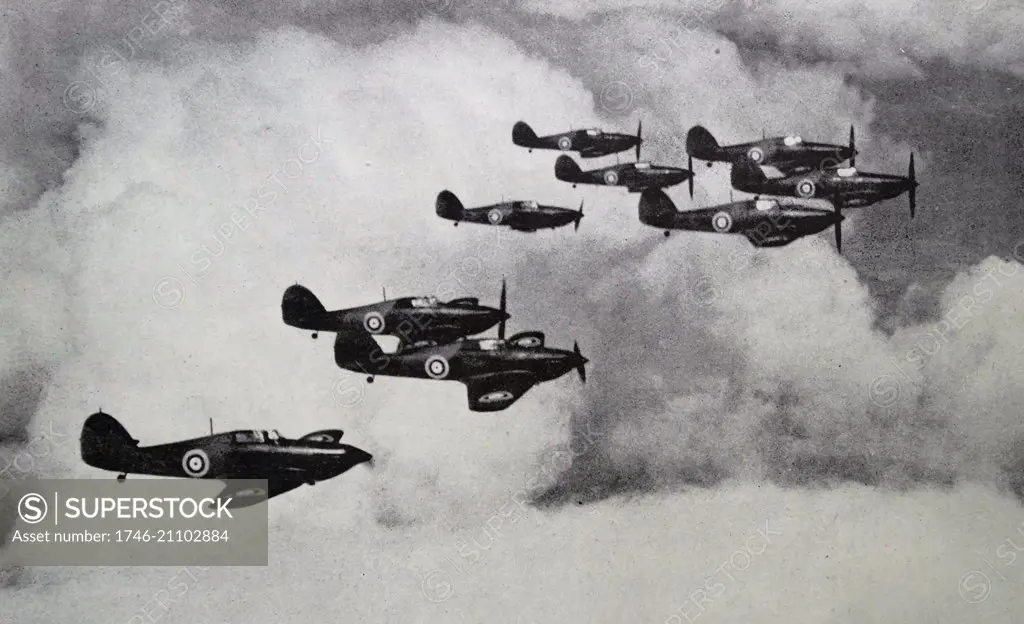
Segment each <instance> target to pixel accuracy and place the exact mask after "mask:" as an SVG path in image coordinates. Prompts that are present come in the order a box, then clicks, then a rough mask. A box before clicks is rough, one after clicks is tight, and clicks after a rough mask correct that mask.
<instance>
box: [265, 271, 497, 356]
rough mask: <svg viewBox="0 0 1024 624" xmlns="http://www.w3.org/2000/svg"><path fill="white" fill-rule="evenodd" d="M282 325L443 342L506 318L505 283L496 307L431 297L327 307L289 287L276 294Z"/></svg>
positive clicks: (473, 299) (302, 288)
mask: <svg viewBox="0 0 1024 624" xmlns="http://www.w3.org/2000/svg"><path fill="white" fill-rule="evenodd" d="M281 316H282V318H283V319H284V322H285V324H286V325H290V326H292V327H298V328H299V329H306V330H312V331H313V338H314V339H315V338H316V337H317V332H321V331H327V332H338V331H345V330H349V331H363V332H365V333H367V334H373V335H389V336H396V337H397V338H398V339H399V341H400V342H402V343H417V342H423V341H429V342H435V343H437V344H446V343H449V342H454V341H455V340H457V339H459V338H462V337H464V336H472V335H473V334H479V333H481V332H485V331H487V330H488V329H490V328H492V327H494V326H495V325H496V324H497V323H499V322H502V321H504V320H506V319H508V318H509V315H508V313H507V312H506V311H505V282H504V281H502V284H501V304H500V307H499V308H491V307H488V306H482V305H480V300H479V299H477V298H476V297H461V298H459V299H452V300H451V301H447V302H441V301H439V300H438V298H437V297H434V296H421V297H400V298H398V299H391V300H390V301H389V300H388V299H387V296H386V294H385V297H384V301H381V302H380V303H371V304H369V305H364V306H359V307H356V308H346V309H342V310H333V311H328V310H327V309H326V308H324V306H323V304H322V303H320V300H319V299H317V298H316V295H314V294H313V293H312V292H311V291H310V290H309V289H308V288H306V287H305V286H301V285H299V284H294V285H292V286H289V287H288V288H287V289H285V291H284V296H283V297H282V298H281Z"/></svg>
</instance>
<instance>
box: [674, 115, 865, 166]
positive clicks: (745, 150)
mask: <svg viewBox="0 0 1024 624" xmlns="http://www.w3.org/2000/svg"><path fill="white" fill-rule="evenodd" d="M686 153H687V154H689V155H690V156H691V157H693V158H696V159H697V160H706V161H708V163H707V165H708V167H710V166H711V165H712V164H713V163H715V162H728V163H734V164H735V163H737V162H739V161H740V160H742V159H745V158H749V159H750V160H752V161H753V162H755V163H757V164H758V165H761V166H770V167H774V168H775V169H778V170H779V171H780V172H781V173H782V174H783V175H791V174H794V173H800V172H803V171H809V170H811V169H820V168H823V167H828V166H834V165H839V164H840V163H842V162H843V161H845V160H849V161H850V166H851V167H853V166H856V156H857V149H856V143H855V141H854V134H853V126H850V144H849V145H833V144H830V143H812V142H808V141H804V140H803V138H802V137H800V136H796V135H790V136H784V137H770V138H764V139H761V140H760V141H751V142H750V143H738V144H736V145H726V146H721V145H719V144H718V141H717V140H715V137H714V136H713V135H712V134H711V133H710V132H709V131H708V129H707V128H705V127H704V126H694V127H692V128H690V130H689V132H687V133H686Z"/></svg>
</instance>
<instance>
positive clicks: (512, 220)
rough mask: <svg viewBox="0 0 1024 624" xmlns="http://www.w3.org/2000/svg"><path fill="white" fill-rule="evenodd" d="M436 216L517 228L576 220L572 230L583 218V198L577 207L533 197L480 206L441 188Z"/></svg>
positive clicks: (533, 228)
mask: <svg viewBox="0 0 1024 624" xmlns="http://www.w3.org/2000/svg"><path fill="white" fill-rule="evenodd" d="M435 210H436V212H437V216H439V217H441V218H442V219H448V220H450V221H454V222H455V223H454V224H453V225H455V226H458V225H459V222H461V221H466V222H468V223H482V224H484V225H504V226H508V227H509V228H511V229H513V230H517V231H520V232H536V231H537V230H540V229H545V228H547V229H555V228H557V227H562V226H563V225H568V224H570V223H575V224H576V225H575V228H574V229H575V230H576V231H579V229H580V219H582V218H583V202H580V208H579V210H569V209H568V208H560V207H558V206H542V205H540V204H538V203H537V202H535V201H532V200H530V201H522V200H517V201H507V202H502V203H500V204H492V205H490V206H481V207H479V208H465V207H464V206H463V205H462V202H461V201H459V198H458V197H456V196H455V193H452V192H451V191H441V192H440V193H438V194H437V201H436V202H435Z"/></svg>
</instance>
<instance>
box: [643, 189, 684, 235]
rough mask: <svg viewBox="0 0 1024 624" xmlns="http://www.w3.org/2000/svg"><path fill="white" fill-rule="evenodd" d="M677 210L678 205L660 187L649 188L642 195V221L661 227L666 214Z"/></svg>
mask: <svg viewBox="0 0 1024 624" xmlns="http://www.w3.org/2000/svg"><path fill="white" fill-rule="evenodd" d="M676 212H678V210H677V209H676V205H675V204H673V203H672V200H671V199H669V197H668V195H666V194H665V191H663V190H661V189H660V188H649V189H647V190H645V191H644V192H643V194H641V195H640V206H639V213H640V223H643V224H645V225H655V226H659V227H660V225H661V222H662V219H663V218H664V217H665V216H667V215H671V214H675V213H676Z"/></svg>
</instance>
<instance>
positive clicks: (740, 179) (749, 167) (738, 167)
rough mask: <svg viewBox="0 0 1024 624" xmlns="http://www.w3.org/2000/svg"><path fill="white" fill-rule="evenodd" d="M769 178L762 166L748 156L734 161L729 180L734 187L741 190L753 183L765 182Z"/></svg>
mask: <svg viewBox="0 0 1024 624" xmlns="http://www.w3.org/2000/svg"><path fill="white" fill-rule="evenodd" d="M767 179H768V176H766V175H765V174H764V171H762V170H761V167H760V166H759V165H758V164H757V163H756V162H754V161H753V160H751V159H750V158H748V157H746V156H744V157H743V158H740V159H739V160H738V161H736V162H734V163H733V164H732V169H731V171H729V181H730V182H731V183H732V187H733V188H734V189H736V190H740V191H742V190H743V189H744V188H745V187H746V186H747V185H749V184H751V183H759V182H764V181H765V180H767Z"/></svg>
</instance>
